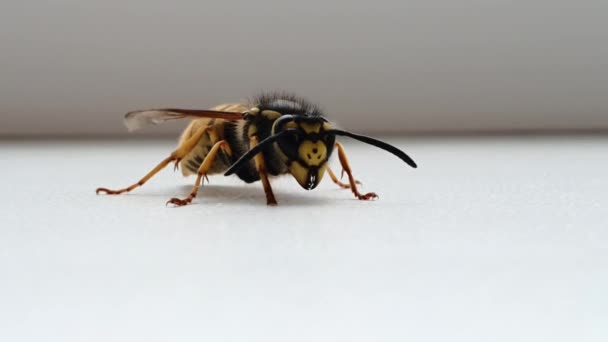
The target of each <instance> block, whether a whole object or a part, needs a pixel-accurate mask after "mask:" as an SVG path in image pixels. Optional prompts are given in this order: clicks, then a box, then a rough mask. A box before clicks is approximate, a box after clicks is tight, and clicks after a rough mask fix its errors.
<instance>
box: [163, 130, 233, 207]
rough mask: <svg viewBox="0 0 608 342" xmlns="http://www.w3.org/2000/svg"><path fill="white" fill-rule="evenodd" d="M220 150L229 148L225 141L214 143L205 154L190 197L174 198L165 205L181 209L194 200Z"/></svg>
mask: <svg viewBox="0 0 608 342" xmlns="http://www.w3.org/2000/svg"><path fill="white" fill-rule="evenodd" d="M220 148H222V149H227V148H229V147H228V144H227V143H226V141H225V140H220V141H218V142H216V143H215V144H214V145H213V147H212V148H211V150H209V153H207V156H206V157H205V159H204V160H203V162H202V163H201V165H200V166H199V167H198V172H197V175H196V181H195V182H194V187H193V188H192V191H191V192H190V195H188V197H186V198H184V199H179V198H176V197H174V198H172V199H170V200H169V201H167V204H169V203H171V204H175V205H176V206H178V207H181V206H183V205H186V204H188V203H190V202H192V200H193V199H194V197H196V194H197V193H198V189H199V188H200V186H201V185H202V183H203V179H205V178H207V172H209V169H211V165H213V161H214V160H215V156H216V155H217V152H218V151H219V150H220ZM207 182H209V179H207Z"/></svg>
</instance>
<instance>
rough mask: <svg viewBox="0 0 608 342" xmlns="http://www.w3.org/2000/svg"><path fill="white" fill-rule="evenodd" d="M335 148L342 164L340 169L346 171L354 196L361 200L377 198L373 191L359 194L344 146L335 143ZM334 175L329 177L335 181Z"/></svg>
mask: <svg viewBox="0 0 608 342" xmlns="http://www.w3.org/2000/svg"><path fill="white" fill-rule="evenodd" d="M336 148H337V149H338V157H339V158H340V164H342V170H344V171H343V172H346V174H347V175H348V182H349V185H348V187H350V190H351V191H352V192H353V194H354V195H355V197H357V198H358V199H360V200H363V201H366V200H370V199H376V198H378V195H376V193H375V192H368V193H366V194H361V193H360V192H359V190H358V189H357V180H355V177H353V172H352V170H351V168H350V164H349V163H348V158H347V157H346V153H345V152H344V147H342V144H340V143H336ZM328 170H329V169H328ZM332 174H333V172H330V177H331V175H332ZM333 176H334V177H335V176H336V175H333ZM334 177H331V178H332V180H333V181H334V183H335V182H336V181H337V180H338V179H337V178H336V179H335V180H334ZM336 184H338V183H336ZM338 185H339V184H338ZM344 185H346V184H344Z"/></svg>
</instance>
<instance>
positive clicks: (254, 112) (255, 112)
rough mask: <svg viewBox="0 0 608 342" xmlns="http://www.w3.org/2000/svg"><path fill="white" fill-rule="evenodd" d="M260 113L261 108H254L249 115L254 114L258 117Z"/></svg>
mask: <svg viewBox="0 0 608 342" xmlns="http://www.w3.org/2000/svg"><path fill="white" fill-rule="evenodd" d="M259 112H260V108H258V107H252V108H250V109H249V113H250V114H253V115H256V114H257V113H259Z"/></svg>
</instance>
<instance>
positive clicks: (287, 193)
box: [0, 137, 608, 341]
mask: <svg viewBox="0 0 608 342" xmlns="http://www.w3.org/2000/svg"><path fill="white" fill-rule="evenodd" d="M390 140H391V141H392V142H394V143H395V144H396V145H398V146H400V147H402V148H404V149H405V150H406V151H407V152H409V153H410V154H411V155H412V157H414V159H415V160H416V161H417V162H418V163H419V164H420V168H419V169H418V170H409V169H407V168H406V167H405V165H404V164H402V163H401V162H399V161H398V160H397V159H396V158H394V157H392V156H390V155H388V154H386V153H384V152H381V151H379V150H375V149H373V148H371V147H367V146H363V145H357V144H348V145H347V151H348V152H349V154H350V158H351V162H352V166H353V168H354V171H355V173H356V175H357V176H358V177H359V178H360V179H361V180H362V181H363V182H364V183H365V187H364V189H365V190H374V191H377V192H378V193H379V194H380V197H381V198H380V200H378V201H374V202H360V201H357V200H354V199H353V198H352V197H351V195H350V193H349V192H348V191H345V190H338V189H335V188H334V186H333V184H331V182H325V184H322V186H321V188H320V189H317V190H314V191H311V192H306V191H304V190H301V189H300V188H299V186H298V185H297V184H296V183H295V181H294V180H291V179H289V178H285V179H284V180H279V181H276V182H274V184H275V191H276V195H277V199H278V201H279V204H280V205H279V207H276V208H268V207H266V205H265V202H264V194H263V191H262V189H261V186H260V185H259V184H255V185H252V186H245V185H242V184H241V183H239V182H238V181H236V180H234V179H225V178H223V177H222V176H219V177H212V178H211V185H210V186H206V187H205V188H203V189H202V191H201V194H200V197H199V198H197V199H196V201H195V203H194V204H193V205H190V206H188V207H183V208H171V207H165V205H164V203H165V201H166V200H167V199H168V198H170V197H173V196H175V195H178V196H185V195H186V194H187V192H188V191H189V189H190V183H191V181H192V179H183V178H182V177H181V176H179V175H177V174H174V173H173V172H172V171H171V170H166V171H165V172H162V173H161V174H160V175H159V176H158V177H156V178H155V179H153V181H151V182H150V183H149V184H148V185H146V186H145V187H144V188H141V189H139V190H137V191H135V192H133V193H132V194H129V195H126V196H119V197H107V196H96V195H95V194H94V192H93V190H94V189H95V187H97V186H100V185H103V186H111V187H115V186H121V185H125V184H127V182H129V181H133V180H135V179H136V178H137V177H138V176H141V175H142V174H143V173H144V171H146V170H147V169H148V168H149V167H151V166H152V165H153V164H154V163H156V162H157V161H158V160H160V159H161V158H162V157H164V156H165V154H166V153H167V152H168V151H170V150H171V149H172V147H173V142H171V141H158V142H141V141H140V142H132V143H129V142H120V143H119V142H77V141H74V142H66V143H62V142H51V143H47V142H38V143H8V142H4V143H2V144H1V145H0V155H1V156H2V157H1V158H2V177H0V188H1V189H2V197H1V198H2V199H1V200H0V201H1V202H0V208H1V212H0V213H1V217H0V219H1V222H2V227H1V228H0V277H1V279H0V280H1V282H0V340H2V341H407V340H413V341H605V340H606V338H607V336H608V325H607V324H606V322H608V294H607V291H606V289H608V231H607V229H606V228H607V222H608V221H607V220H606V219H607V215H606V209H605V208H606V205H608V200H607V199H606V190H607V189H608V178H607V177H606V174H607V172H608V164H607V163H606V151H607V148H608V140H607V139H605V138H599V137H588V138H584V137H563V138H521V137H519V138H513V139H508V138H499V139H481V138H478V139H464V138H460V139H439V140H429V139H421V140H396V139H390Z"/></svg>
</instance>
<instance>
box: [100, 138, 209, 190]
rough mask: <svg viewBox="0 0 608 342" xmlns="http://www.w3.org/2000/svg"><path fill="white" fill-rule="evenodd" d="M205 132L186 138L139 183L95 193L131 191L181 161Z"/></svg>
mask: <svg viewBox="0 0 608 342" xmlns="http://www.w3.org/2000/svg"><path fill="white" fill-rule="evenodd" d="M204 133H205V130H204V129H200V130H198V131H197V132H196V133H195V134H194V135H192V137H190V138H188V139H187V140H185V141H184V142H183V143H182V144H180V145H179V146H178V147H177V149H176V150H175V151H173V152H172V153H171V155H169V156H168V157H167V158H165V159H163V161H161V162H160V163H159V164H158V165H156V167H155V168H154V169H152V171H150V172H148V173H147V174H146V175H145V176H144V177H143V178H142V179H140V180H139V181H138V182H137V183H135V184H132V185H130V186H128V187H126V188H123V189H119V190H110V189H107V188H97V190H95V193H97V194H99V193H105V194H107V195H119V194H122V193H125V192H129V191H131V190H133V189H135V188H137V187H139V186H142V185H144V184H145V183H146V182H147V181H148V180H150V178H152V177H153V176H154V175H155V174H156V173H158V172H159V171H160V170H162V169H164V168H165V167H166V166H167V165H169V164H170V163H171V162H172V161H175V163H176V164H177V163H179V161H180V160H181V159H182V158H183V157H184V156H186V155H187V154H188V152H190V151H192V149H193V148H194V147H195V146H196V143H197V142H198V141H199V140H200V139H201V137H202V136H203V134H204Z"/></svg>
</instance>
